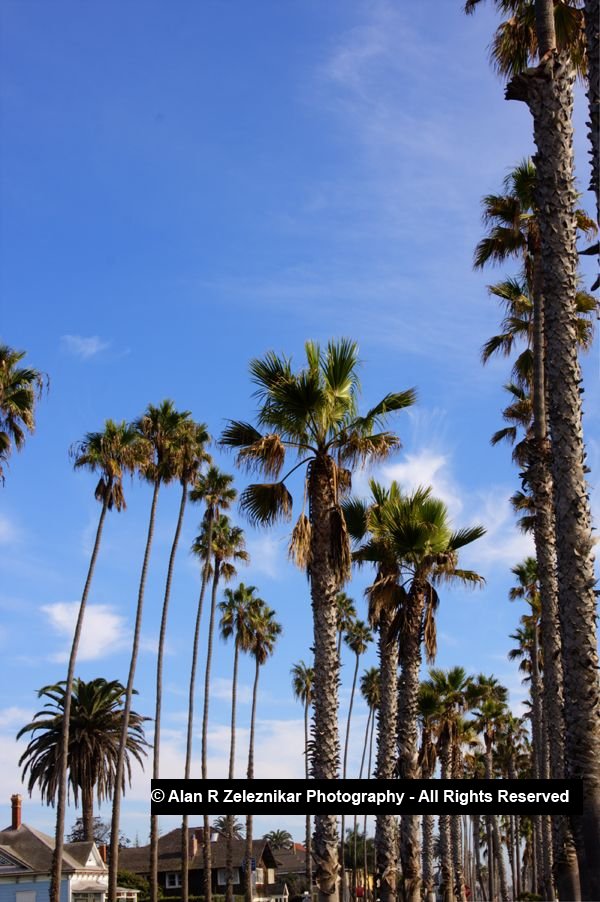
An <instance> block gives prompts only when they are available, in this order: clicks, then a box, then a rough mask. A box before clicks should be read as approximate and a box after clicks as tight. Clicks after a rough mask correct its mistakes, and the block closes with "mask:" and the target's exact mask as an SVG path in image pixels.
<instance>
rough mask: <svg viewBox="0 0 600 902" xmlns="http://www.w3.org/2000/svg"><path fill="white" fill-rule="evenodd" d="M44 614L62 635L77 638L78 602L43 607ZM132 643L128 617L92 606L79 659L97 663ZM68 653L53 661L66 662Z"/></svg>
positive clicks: (64, 652)
mask: <svg viewBox="0 0 600 902" xmlns="http://www.w3.org/2000/svg"><path fill="white" fill-rule="evenodd" d="M41 610H42V612H43V613H44V614H45V615H46V616H47V617H48V620H49V621H50V625H51V627H52V629H53V630H54V631H55V632H56V633H57V634H58V635H60V636H64V637H66V638H68V639H69V641H70V640H71V639H72V637H73V633H74V631H75V623H76V621H77V614H78V611H79V602H77V601H59V602H56V603H54V604H47V605H43V606H42V608H41ZM129 641H130V635H129V630H128V629H127V626H126V621H125V618H124V617H123V616H122V615H121V614H118V613H116V611H115V610H114V609H113V608H112V607H110V606H109V605H103V604H96V605H88V607H87V608H86V611H85V618H84V621H83V629H82V632H81V641H80V645H79V653H78V659H79V660H80V661H94V660H97V659H98V658H103V657H105V656H106V655H110V654H113V653H114V652H116V651H119V650H120V649H122V648H124V647H126V646H127V645H128V643H129ZM68 657H69V652H68V650H65V651H61V652H57V653H55V654H52V655H51V656H50V660H51V661H56V662H59V663H63V662H65V661H67V660H68Z"/></svg>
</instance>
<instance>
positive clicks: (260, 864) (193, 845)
mask: <svg viewBox="0 0 600 902" xmlns="http://www.w3.org/2000/svg"><path fill="white" fill-rule="evenodd" d="M202 836H203V831H202V828H200V827H190V828H189V846H188V847H189V871H188V873H189V893H190V896H202V895H204V854H203V850H202ZM232 852H233V881H234V884H233V892H234V894H235V895H243V894H244V859H245V852H246V841H245V840H243V839H234V840H232ZM226 859H227V840H226V839H225V838H224V837H223V836H219V835H218V834H216V835H215V836H214V837H213V836H212V835H211V885H212V891H213V893H215V894H218V895H224V893H225V888H226V886H227V868H226V864H227V860H226ZM252 861H253V870H252V894H253V899H254V900H255V902H287V898H288V889H287V886H284V885H282V884H278V883H277V882H276V866H277V863H276V861H275V856H274V855H273V851H272V849H271V846H270V845H269V842H268V840H266V839H255V840H254V841H253V843H252ZM119 868H120V869H121V870H123V871H133V872H134V873H135V874H139V875H140V876H141V877H145V878H146V879H148V878H149V875H150V846H149V845H148V846H140V847H139V848H133V849H121V851H120V853H119ZM158 882H159V885H160V886H161V887H162V889H163V892H164V894H165V896H168V897H175V898H178V897H180V896H181V828H179V827H178V828H177V829H175V830H171V831H170V832H169V833H166V834H165V835H164V836H161V837H159V840H158ZM0 902H1V900H0Z"/></svg>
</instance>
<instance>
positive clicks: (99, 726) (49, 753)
mask: <svg viewBox="0 0 600 902" xmlns="http://www.w3.org/2000/svg"><path fill="white" fill-rule="evenodd" d="M124 695H125V688H124V687H123V686H122V685H121V683H119V682H118V681H117V680H112V681H110V682H109V681H107V680H105V679H103V678H101V677H98V678H97V679H94V680H89V681H88V682H84V681H83V680H80V679H77V678H76V679H74V680H73V686H72V690H71V698H70V702H71V704H70V705H68V704H67V684H66V680H62V681H61V682H60V683H56V684H55V685H53V686H44V687H43V688H42V689H40V690H39V692H38V698H42V697H45V698H47V699H48V701H47V702H46V703H45V705H44V707H43V709H42V710H41V711H38V712H37V714H34V717H33V720H32V721H31V723H28V724H26V725H25V726H24V727H22V728H21V729H20V730H19V732H18V734H17V739H20V738H21V737H22V736H24V735H25V734H26V733H31V734H32V739H31V740H30V742H29V744H28V746H27V748H26V749H25V751H24V753H23V754H22V755H21V758H20V760H19V766H21V765H22V766H23V775H22V779H23V780H25V779H28V783H27V788H28V790H29V793H30V794H31V792H32V791H33V789H34V787H35V786H38V787H39V789H40V792H41V796H42V800H43V801H45V802H46V803H47V804H48V805H50V804H52V805H53V804H54V802H55V800H56V798H57V795H58V790H59V785H60V777H61V772H62V762H61V751H62V744H63V735H64V731H63V721H64V720H65V717H68V718H69V721H70V725H69V731H68V743H69V744H68V749H67V768H68V785H69V786H70V788H71V789H72V791H73V798H74V800H75V804H76V805H78V804H79V799H80V798H81V806H82V815H83V817H82V821H83V832H84V839H85V840H86V842H93V840H94V794H95V795H96V797H97V799H98V802H99V803H100V802H103V801H105V800H106V799H110V798H111V796H112V795H113V793H114V789H115V780H116V775H117V766H116V765H117V750H118V747H119V742H120V737H121V731H122V723H123V697H124ZM147 719H148V718H146V717H142V716H141V715H140V714H137V713H136V712H135V711H132V712H131V713H130V717H129V728H128V732H127V745H126V749H125V772H124V774H123V780H122V790H123V791H125V783H126V781H127V782H129V783H131V759H132V758H133V759H135V760H136V761H137V762H138V764H142V763H143V762H142V758H143V756H145V754H146V746H147V742H146V740H145V738H144V728H143V723H144V721H145V720H147Z"/></svg>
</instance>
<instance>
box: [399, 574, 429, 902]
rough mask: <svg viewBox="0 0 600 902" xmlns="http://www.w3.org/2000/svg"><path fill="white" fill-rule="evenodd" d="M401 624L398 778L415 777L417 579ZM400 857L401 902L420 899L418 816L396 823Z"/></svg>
mask: <svg viewBox="0 0 600 902" xmlns="http://www.w3.org/2000/svg"><path fill="white" fill-rule="evenodd" d="M405 606H406V615H405V625H404V628H403V632H402V635H401V637H400V656H399V657H400V683H399V691H398V766H399V770H400V779H402V780H416V779H417V778H418V776H419V765H418V749H417V716H418V702H419V670H420V668H421V632H422V622H423V611H424V609H425V587H424V586H423V585H421V584H420V583H419V582H417V580H416V579H415V580H413V585H412V587H411V590H410V592H409V593H408V597H407V599H406V601H405ZM400 858H401V861H402V874H403V876H404V898H405V902H420V900H421V849H420V843H419V816H418V815H416V814H403V815H402V818H401V820H400Z"/></svg>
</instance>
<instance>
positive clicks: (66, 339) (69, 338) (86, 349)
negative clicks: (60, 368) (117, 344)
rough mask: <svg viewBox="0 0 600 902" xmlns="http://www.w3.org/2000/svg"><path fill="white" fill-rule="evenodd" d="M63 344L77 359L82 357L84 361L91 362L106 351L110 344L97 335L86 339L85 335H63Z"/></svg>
mask: <svg viewBox="0 0 600 902" xmlns="http://www.w3.org/2000/svg"><path fill="white" fill-rule="evenodd" d="M60 340H61V342H62V345H63V347H64V349H65V350H66V351H67V352H68V353H69V354H73V355H74V356H75V357H81V359H82V360H89V359H90V357H95V356H96V355H97V354H100V352H101V351H105V350H106V349H107V348H108V347H109V345H110V342H108V341H103V340H102V339H101V338H99V337H98V336H97V335H90V336H89V337H87V338H86V337H85V336H83V335H62V336H61V339H60Z"/></svg>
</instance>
